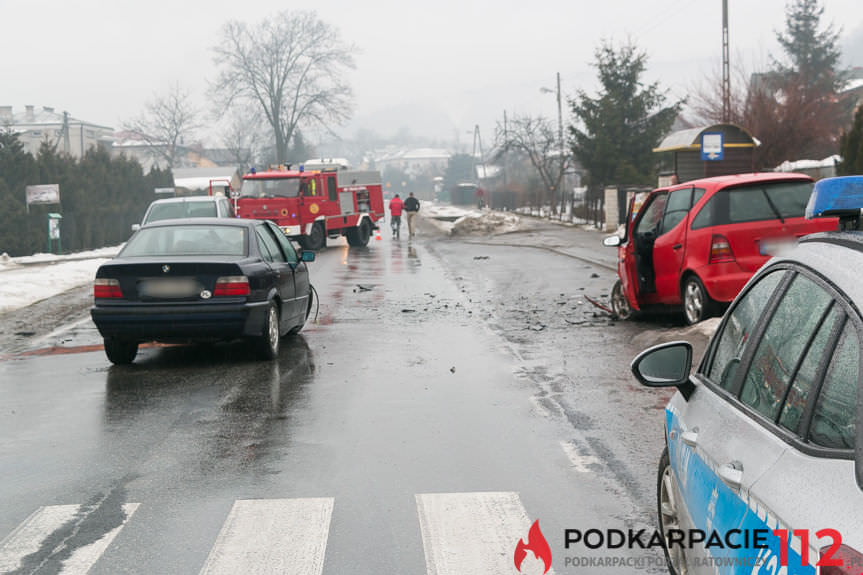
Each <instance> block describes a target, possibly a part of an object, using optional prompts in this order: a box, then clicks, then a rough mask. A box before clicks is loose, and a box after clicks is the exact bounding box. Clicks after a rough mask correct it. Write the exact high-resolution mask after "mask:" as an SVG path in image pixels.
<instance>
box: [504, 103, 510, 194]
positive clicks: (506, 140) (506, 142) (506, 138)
mask: <svg viewBox="0 0 863 575" xmlns="http://www.w3.org/2000/svg"><path fill="white" fill-rule="evenodd" d="M508 157H509V131H508V128H507V124H506V110H504V111H503V189H504V190H506V188H507V176H506V172H507V167H508V166H507V159H508Z"/></svg>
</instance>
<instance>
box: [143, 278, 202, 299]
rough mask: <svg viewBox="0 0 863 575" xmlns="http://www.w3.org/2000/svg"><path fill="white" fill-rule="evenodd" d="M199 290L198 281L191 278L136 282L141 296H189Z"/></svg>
mask: <svg viewBox="0 0 863 575" xmlns="http://www.w3.org/2000/svg"><path fill="white" fill-rule="evenodd" d="M200 291H201V289H200V286H199V285H198V282H196V281H195V280H193V279H191V278H171V279H154V280H144V281H142V282H141V283H139V284H138V293H139V294H140V295H141V297H152V298H178V297H191V296H193V295H196V294H197V293H198V292H200Z"/></svg>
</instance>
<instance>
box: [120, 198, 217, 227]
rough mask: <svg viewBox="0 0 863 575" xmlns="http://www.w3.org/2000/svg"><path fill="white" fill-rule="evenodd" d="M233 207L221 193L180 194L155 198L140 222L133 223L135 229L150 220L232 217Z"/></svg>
mask: <svg viewBox="0 0 863 575" xmlns="http://www.w3.org/2000/svg"><path fill="white" fill-rule="evenodd" d="M232 217H234V207H233V205H232V204H231V200H229V199H228V198H226V197H225V196H221V195H213V196H181V197H176V198H163V199H161V200H155V201H154V202H153V203H151V204H150V206H149V207H148V208H147V211H146V212H145V213H144V219H143V220H141V223H140V224H134V225H133V226H132V231H137V230H138V229H140V228H141V226H144V225H146V224H149V223H150V222H156V221H161V220H175V219H179V218H232Z"/></svg>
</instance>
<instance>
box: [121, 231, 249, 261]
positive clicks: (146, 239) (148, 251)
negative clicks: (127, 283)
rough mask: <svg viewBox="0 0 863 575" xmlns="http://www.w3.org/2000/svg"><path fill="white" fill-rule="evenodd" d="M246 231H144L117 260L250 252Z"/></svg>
mask: <svg viewBox="0 0 863 575" xmlns="http://www.w3.org/2000/svg"><path fill="white" fill-rule="evenodd" d="M247 250H248V248H247V240H246V229H245V228H241V227H236V226H195V225H189V226H159V227H155V228H142V229H141V230H139V231H138V233H137V234H135V235H134V236H132V238H131V239H130V240H129V241H128V242H127V243H126V247H124V248H123V250H122V251H121V252H120V254H119V256H118V257H124V258H140V257H157V256H197V255H224V256H244V255H246V253H247Z"/></svg>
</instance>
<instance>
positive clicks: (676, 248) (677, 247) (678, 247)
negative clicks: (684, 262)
mask: <svg viewBox="0 0 863 575" xmlns="http://www.w3.org/2000/svg"><path fill="white" fill-rule="evenodd" d="M682 247H683V244H674V245H673V246H671V249H673V250H679V249H680V248H682Z"/></svg>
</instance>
